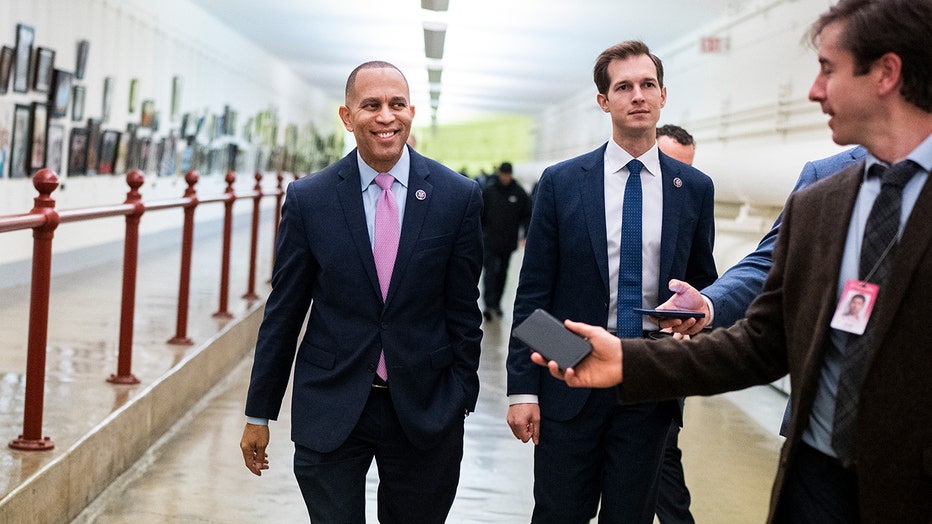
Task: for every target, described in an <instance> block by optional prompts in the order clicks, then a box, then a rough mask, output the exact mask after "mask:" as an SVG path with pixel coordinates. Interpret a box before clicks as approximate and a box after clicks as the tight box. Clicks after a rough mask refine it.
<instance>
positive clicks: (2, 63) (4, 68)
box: [0, 45, 16, 95]
mask: <svg viewBox="0 0 932 524" xmlns="http://www.w3.org/2000/svg"><path fill="white" fill-rule="evenodd" d="M14 60H16V51H15V50H14V49H13V48H12V47H10V46H6V45H5V46H3V49H2V50H0V95H2V94H5V93H6V92H7V90H9V88H10V76H11V74H12V73H13V61H14Z"/></svg>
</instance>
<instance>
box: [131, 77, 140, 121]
mask: <svg viewBox="0 0 932 524" xmlns="http://www.w3.org/2000/svg"><path fill="white" fill-rule="evenodd" d="M138 101H139V79H138V78H134V79H132V80H130V81H129V112H130V113H135V112H136V103H137V102H138Z"/></svg>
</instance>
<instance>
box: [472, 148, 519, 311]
mask: <svg viewBox="0 0 932 524" xmlns="http://www.w3.org/2000/svg"><path fill="white" fill-rule="evenodd" d="M482 202H483V207H482V239H483V245H484V246H485V255H484V260H483V268H484V270H485V274H484V276H483V294H482V298H483V300H484V301H485V311H484V312H483V314H484V315H485V319H486V320H492V319H493V318H496V317H498V318H501V316H502V306H501V300H502V292H503V291H504V289H505V281H506V280H507V278H508V266H509V264H510V263H511V254H512V253H514V251H515V249H517V247H518V237H519V235H520V234H521V233H522V232H524V233H525V234H526V232H527V227H528V223H529V222H530V221H531V198H530V197H529V196H528V194H527V193H526V192H525V191H524V188H523V187H521V184H519V183H518V182H517V181H515V179H514V176H513V173H512V167H511V164H510V163H508V162H503V163H502V165H501V167H499V168H498V177H496V178H495V180H494V181H492V182H491V183H490V184H489V185H488V186H487V187H486V188H485V189H484V190H483V191H482Z"/></svg>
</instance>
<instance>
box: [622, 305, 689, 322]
mask: <svg viewBox="0 0 932 524" xmlns="http://www.w3.org/2000/svg"><path fill="white" fill-rule="evenodd" d="M633 309H634V311H635V312H637V313H640V314H642V315H650V316H652V317H654V318H682V319H686V318H703V317H705V313H700V312H698V311H683V310H679V309H641V308H639V307H636V308H633Z"/></svg>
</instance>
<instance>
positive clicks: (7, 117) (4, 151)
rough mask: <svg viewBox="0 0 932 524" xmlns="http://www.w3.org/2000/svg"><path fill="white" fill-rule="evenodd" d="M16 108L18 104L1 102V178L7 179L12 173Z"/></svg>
mask: <svg viewBox="0 0 932 524" xmlns="http://www.w3.org/2000/svg"><path fill="white" fill-rule="evenodd" d="M15 108H16V104H13V103H9V102H2V101H0V178H6V177H7V174H8V172H9V171H10V152H11V151H10V146H11V144H12V141H11V138H12V137H13V110H14V109H15Z"/></svg>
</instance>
